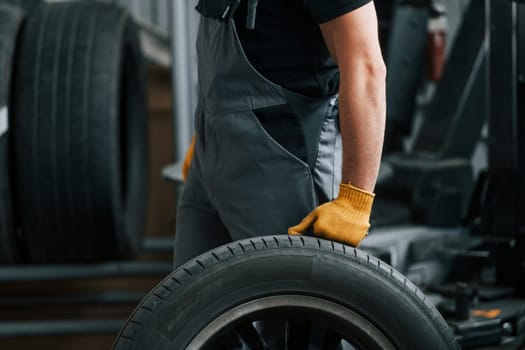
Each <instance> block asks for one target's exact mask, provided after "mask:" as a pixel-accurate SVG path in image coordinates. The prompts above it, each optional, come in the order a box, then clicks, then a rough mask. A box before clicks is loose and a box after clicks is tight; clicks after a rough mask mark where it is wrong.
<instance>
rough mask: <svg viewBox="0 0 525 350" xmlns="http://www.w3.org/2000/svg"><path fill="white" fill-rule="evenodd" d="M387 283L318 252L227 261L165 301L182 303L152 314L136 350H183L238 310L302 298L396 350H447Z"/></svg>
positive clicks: (409, 300)
mask: <svg viewBox="0 0 525 350" xmlns="http://www.w3.org/2000/svg"><path fill="white" fill-rule="evenodd" d="M176 274H177V273H176ZM176 274H175V275H176ZM179 274H180V272H179ZM387 275H388V274H387V273H386V271H383V270H382V269H381V268H378V269H376V270H374V269H372V268H371V266H370V265H368V264H360V263H359V262H358V261H357V260H354V261H352V260H349V259H342V257H341V256H340V255H338V254H332V253H328V252H322V251H319V250H304V249H303V250H297V249H286V248H284V249H282V248H281V249H276V250H270V251H262V252H255V253H251V254H249V255H247V256H239V257H232V259H230V260H228V261H227V262H224V263H222V264H219V265H217V266H215V267H212V268H210V269H209V270H206V272H205V273H203V274H202V275H199V276H196V277H195V279H193V280H191V282H190V281H187V282H185V284H184V285H183V286H181V287H183V288H180V289H178V290H176V291H175V293H174V294H173V296H172V298H170V300H180V301H184V302H182V303H174V302H167V303H166V304H164V305H163V306H162V307H159V308H158V311H157V312H155V313H154V315H155V316H154V318H152V319H151V320H150V321H149V322H147V324H149V326H148V328H147V332H152V333H151V334H150V335H151V337H149V336H147V337H145V338H144V339H149V340H148V343H147V344H146V343H144V344H142V345H141V346H139V347H138V348H142V346H149V347H150V348H152V349H167V348H170V347H173V346H174V347H175V348H181V349H182V348H185V347H186V346H187V344H189V342H191V340H192V339H193V337H194V336H195V335H196V334H197V333H198V332H199V331H200V330H202V329H203V328H204V327H205V326H206V325H207V324H209V323H210V322H211V321H212V320H214V319H215V318H217V317H218V316H220V315H221V314H223V313H224V312H226V311H228V310H231V309H232V308H234V307H236V306H238V305H241V304H243V303H246V302H248V301H252V300H256V299H259V298H263V297H267V296H275V295H307V296H314V297H318V298H322V299H327V300H330V301H332V302H335V303H338V304H340V305H341V306H343V307H346V308H348V309H351V310H352V311H354V312H357V313H358V314H359V315H361V316H362V317H364V318H365V319H367V320H368V321H370V322H371V323H372V324H374V325H375V326H376V327H377V328H378V329H380V330H381V331H382V332H383V333H384V334H385V335H386V337H387V338H388V339H389V340H390V341H391V342H392V343H393V344H394V345H395V347H396V348H398V349H449V348H450V345H449V344H448V342H447V340H446V339H445V338H444V337H443V335H442V334H441V332H440V330H439V329H437V327H436V323H435V322H434V321H435V320H433V319H432V317H431V315H429V313H428V311H427V310H426V309H425V305H422V303H421V300H420V299H419V298H418V297H413V296H412V295H411V294H410V291H408V290H407V289H406V288H405V284H404V283H403V282H402V281H397V280H395V279H393V278H388V277H387ZM153 308H154V307H153ZM145 330H146V329H145ZM153 339H154V340H153ZM153 344H155V345H154V346H153V347H151V346H152V345H153ZM168 344H169V346H167V345H168Z"/></svg>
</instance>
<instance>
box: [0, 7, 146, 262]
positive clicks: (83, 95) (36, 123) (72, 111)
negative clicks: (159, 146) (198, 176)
mask: <svg viewBox="0 0 525 350" xmlns="http://www.w3.org/2000/svg"><path fill="white" fill-rule="evenodd" d="M142 60H143V59H142V53H141V51H140V46H139V42H138V28H137V26H136V25H135V24H134V22H133V21H132V19H131V17H130V16H129V14H128V13H127V12H126V11H125V10H124V9H122V8H120V7H117V6H115V5H112V4H108V3H99V2H94V1H86V2H57V3H44V2H41V1H37V0H34V1H27V0H24V1H17V0H0V263H18V262H31V263H68V262H95V261H109V260H122V259H130V258H133V257H134V256H135V255H136V253H137V252H138V249H139V247H140V245H141V239H142V236H143V232H144V227H145V211H146V208H145V198H146V171H147V162H146V154H147V153H146V152H147V150H146V147H147V146H146V144H147V142H146V107H145V91H144V85H145V82H144V77H143V62H142ZM2 123H3V124H2Z"/></svg>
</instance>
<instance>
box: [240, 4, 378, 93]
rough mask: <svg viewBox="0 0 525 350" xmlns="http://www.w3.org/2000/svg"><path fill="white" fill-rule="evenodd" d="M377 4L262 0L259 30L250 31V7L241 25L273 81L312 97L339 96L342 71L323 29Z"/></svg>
mask: <svg viewBox="0 0 525 350" xmlns="http://www.w3.org/2000/svg"><path fill="white" fill-rule="evenodd" d="M370 1H371V0H259V5H258V7H257V18H256V21H255V29H254V30H248V29H246V3H247V1H241V5H240V6H239V8H238V10H237V12H236V14H235V23H236V27H237V32H238V34H239V38H240V40H241V43H242V45H243V47H244V50H245V52H246V55H247V56H248V59H249V60H250V61H251V63H252V64H253V66H254V67H255V68H256V69H257V70H258V71H259V72H260V73H262V74H263V75H264V76H265V77H266V78H268V79H269V80H271V81H273V82H275V83H277V84H279V85H282V86H284V87H285V88H287V89H289V90H292V91H296V92H300V93H302V94H305V95H309V96H327V95H331V94H334V93H336V92H337V89H338V86H339V72H338V70H337V66H336V64H335V62H334V61H333V59H332V58H331V57H330V54H329V52H328V49H327V47H326V44H325V42H324V40H323V37H322V35H321V31H320V29H319V24H320V23H323V22H327V21H329V20H331V19H334V18H336V17H339V16H341V15H343V14H345V13H347V12H350V11H352V10H355V9H357V8H359V7H361V6H363V5H364V4H366V3H368V2H370Z"/></svg>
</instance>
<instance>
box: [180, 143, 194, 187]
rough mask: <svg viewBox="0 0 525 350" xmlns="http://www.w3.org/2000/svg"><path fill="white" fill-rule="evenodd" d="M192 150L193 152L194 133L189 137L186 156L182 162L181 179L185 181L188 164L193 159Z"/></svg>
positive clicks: (188, 168)
mask: <svg viewBox="0 0 525 350" xmlns="http://www.w3.org/2000/svg"><path fill="white" fill-rule="evenodd" d="M193 152H195V135H193V138H192V139H191V143H190V148H188V151H187V152H186V157H184V163H182V179H183V180H184V182H186V179H187V178H188V171H189V170H190V165H191V162H192V160H193Z"/></svg>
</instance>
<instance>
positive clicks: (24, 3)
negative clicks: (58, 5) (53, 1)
mask: <svg viewBox="0 0 525 350" xmlns="http://www.w3.org/2000/svg"><path fill="white" fill-rule="evenodd" d="M41 3H42V0H0V4H5V5H9V6H12V7H16V8H17V9H19V10H21V11H22V12H23V13H24V14H26V15H27V14H30V13H31V11H32V10H33V8H34V7H35V6H37V5H39V4H41Z"/></svg>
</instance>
